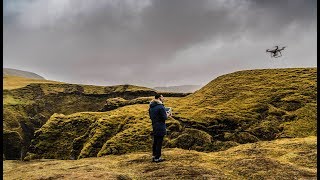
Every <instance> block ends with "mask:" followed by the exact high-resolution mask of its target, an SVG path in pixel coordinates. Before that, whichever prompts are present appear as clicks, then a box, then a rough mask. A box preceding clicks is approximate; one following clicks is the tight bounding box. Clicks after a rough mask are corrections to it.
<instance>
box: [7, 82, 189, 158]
mask: <svg viewBox="0 0 320 180" xmlns="http://www.w3.org/2000/svg"><path fill="white" fill-rule="evenodd" d="M3 79H4V87H3V89H4V90H3V106H4V107H3V115H4V116H3V126H4V131H3V136H4V141H3V142H4V143H3V151H4V157H5V158H7V159H17V158H20V157H21V156H22V157H24V156H25V153H26V152H27V151H28V150H29V145H30V142H31V140H32V139H33V138H34V132H35V131H36V130H38V129H39V128H40V127H42V125H44V124H45V123H46V122H47V120H48V119H49V118H50V117H51V115H53V114H54V113H60V114H65V115H68V114H72V113H77V112H98V111H105V110H106V109H115V108H117V107H121V106H125V105H127V104H139V103H140V104H141V103H148V99H149V100H150V96H153V95H155V94H156V91H155V90H153V89H150V88H145V87H140V86H134V85H118V86H91V85H78V84H67V83H62V82H54V81H47V80H38V79H28V78H22V77H14V76H5V77H4V78H3ZM166 95H167V96H185V95H186V94H182V93H167V94H166ZM143 97H144V98H143ZM148 97H149V98H148ZM112 98H114V99H121V100H122V101H121V103H117V101H112V100H110V99H112ZM110 102H113V104H112V105H111V104H110ZM106 104H107V106H108V107H106Z"/></svg>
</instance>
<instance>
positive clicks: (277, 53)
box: [266, 46, 286, 58]
mask: <svg viewBox="0 0 320 180" xmlns="http://www.w3.org/2000/svg"><path fill="white" fill-rule="evenodd" d="M284 48H286V46H284V47H282V48H279V46H275V49H273V50H269V49H267V50H266V52H269V53H270V55H271V58H278V57H281V56H282V54H281V51H282V50H284Z"/></svg>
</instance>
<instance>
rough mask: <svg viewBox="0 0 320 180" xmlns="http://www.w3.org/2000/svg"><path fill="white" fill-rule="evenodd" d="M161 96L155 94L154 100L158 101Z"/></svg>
mask: <svg viewBox="0 0 320 180" xmlns="http://www.w3.org/2000/svg"><path fill="white" fill-rule="evenodd" d="M161 96H162V94H156V95H155V96H154V98H155V99H159V98H160V97H161Z"/></svg>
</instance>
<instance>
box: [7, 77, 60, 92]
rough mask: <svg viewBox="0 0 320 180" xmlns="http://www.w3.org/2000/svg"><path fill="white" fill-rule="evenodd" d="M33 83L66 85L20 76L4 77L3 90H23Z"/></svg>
mask: <svg viewBox="0 0 320 180" xmlns="http://www.w3.org/2000/svg"><path fill="white" fill-rule="evenodd" d="M31 83H37V84H38V83H54V84H64V83H63V82H58V81H50V80H41V79H30V78H24V77H18V76H7V75H6V76H3V89H16V88H21V87H24V86H26V85H29V84H31Z"/></svg>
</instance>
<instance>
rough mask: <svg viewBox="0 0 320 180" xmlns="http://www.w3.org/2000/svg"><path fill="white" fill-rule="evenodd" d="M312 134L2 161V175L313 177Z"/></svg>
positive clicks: (213, 177) (24, 177)
mask: <svg viewBox="0 0 320 180" xmlns="http://www.w3.org/2000/svg"><path fill="white" fill-rule="evenodd" d="M316 141H317V138H316V137H315V136H310V137H306V138H294V139H280V140H275V141H265V142H258V143H251V144H244V145H239V146H237V147H233V148H230V149H228V150H226V151H220V152H212V153H203V152H197V151H193V150H191V151H189V150H183V149H178V148H174V149H164V151H163V156H164V158H166V159H167V161H165V162H162V163H152V162H151V161H150V157H151V154H150V153H148V152H135V153H129V154H125V155H108V156H103V157H99V158H85V159H80V160H48V159H42V160H31V161H28V162H21V161H12V160H10V161H9V160H7V161H4V166H3V167H4V171H3V173H4V179H22V178H23V179H293V178H294V179H316V173H317V165H316V162H317V149H316V146H317V142H316Z"/></svg>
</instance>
